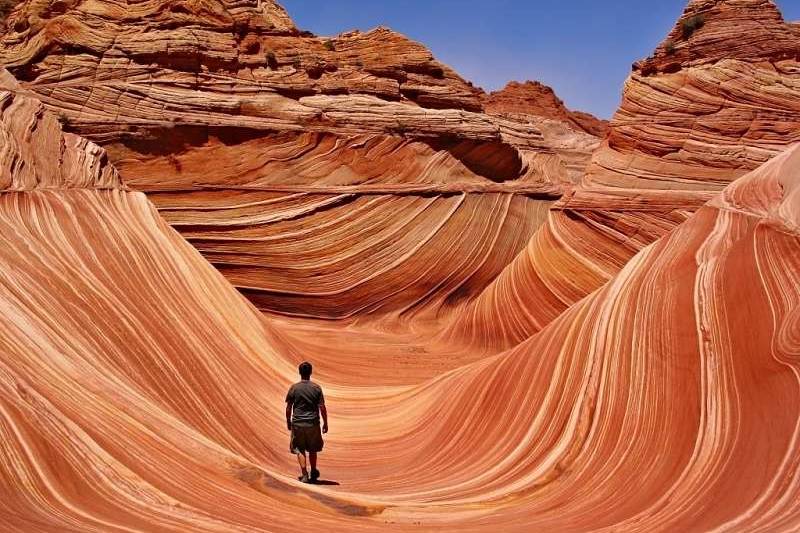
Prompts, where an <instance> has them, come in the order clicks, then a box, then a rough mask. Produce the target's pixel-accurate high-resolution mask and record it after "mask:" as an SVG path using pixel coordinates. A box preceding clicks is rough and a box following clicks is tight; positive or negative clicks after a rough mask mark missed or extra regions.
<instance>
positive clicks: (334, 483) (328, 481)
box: [311, 479, 339, 487]
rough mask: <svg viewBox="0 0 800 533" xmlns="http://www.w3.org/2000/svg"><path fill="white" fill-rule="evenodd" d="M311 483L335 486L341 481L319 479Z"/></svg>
mask: <svg viewBox="0 0 800 533" xmlns="http://www.w3.org/2000/svg"><path fill="white" fill-rule="evenodd" d="M311 485H333V486H336V487H338V486H339V482H338V481H331V480H329V479H318V480H316V481H314V482H312V483H311Z"/></svg>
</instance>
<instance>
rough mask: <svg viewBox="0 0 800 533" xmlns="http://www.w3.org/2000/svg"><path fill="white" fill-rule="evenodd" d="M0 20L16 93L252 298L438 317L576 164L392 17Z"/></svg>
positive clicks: (160, 15)
mask: <svg viewBox="0 0 800 533" xmlns="http://www.w3.org/2000/svg"><path fill="white" fill-rule="evenodd" d="M8 27H9V32H8V33H7V34H6V35H5V36H4V37H3V39H2V43H1V44H2V46H0V61H2V62H3V63H5V65H6V66H7V68H9V70H10V71H11V72H12V73H13V74H14V75H15V76H16V77H17V78H18V79H19V80H20V84H21V86H22V88H23V90H24V91H25V92H26V93H27V94H30V95H32V96H35V97H36V98H38V99H39V100H41V101H42V102H43V103H44V104H45V106H46V107H47V108H48V109H50V110H51V111H53V112H54V113H56V114H57V115H58V116H59V117H60V118H61V120H62V121H64V123H65V126H66V128H67V129H68V130H69V131H72V132H76V133H79V134H80V135H83V136H85V137H87V138H89V139H91V140H93V141H95V142H98V143H100V144H101V145H103V146H104V147H105V148H106V149H107V151H108V154H109V157H110V160H111V161H112V162H113V163H114V164H115V165H116V167H117V168H118V170H119V172H120V174H121V176H122V179H123V180H124V181H125V183H126V184H128V185H129V186H130V187H132V188H134V189H136V190H140V191H144V192H146V193H148V195H149V197H150V199H151V201H153V202H154V203H155V204H156V206H157V207H158V208H159V210H160V211H161V213H162V215H163V216H164V217H165V218H166V219H167V220H168V221H169V222H170V223H171V224H173V226H174V227H175V228H177V229H178V230H179V231H181V232H182V233H183V234H184V235H185V236H186V237H187V238H188V239H189V240H190V242H191V243H192V244H194V245H195V246H196V247H197V248H198V249H200V250H201V251H202V252H203V254H204V255H205V256H206V257H207V258H208V259H209V260H210V261H212V263H213V264H214V265H215V266H217V268H219V270H220V271H222V272H223V273H224V274H225V275H226V276H227V277H228V279H230V280H231V281H232V282H234V284H235V285H236V286H237V287H239V288H241V289H242V290H243V291H244V292H245V293H246V294H247V295H248V296H249V297H250V298H251V299H252V301H253V302H255V303H256V304H257V305H258V306H259V307H260V308H261V309H263V310H267V311H275V312H278V313H283V314H286V315H304V316H319V317H323V318H348V317H353V316H356V315H364V314H365V313H366V314H385V313H395V314H396V313H402V314H404V315H406V316H408V315H410V314H417V313H419V312H422V311H425V312H426V313H429V314H431V315H432V316H438V315H440V314H442V313H444V314H447V313H449V312H450V311H451V310H452V308H453V306H454V303H456V302H461V301H463V300H464V299H465V298H467V297H471V296H474V295H475V294H477V293H479V292H480V291H481V290H482V289H483V288H485V287H486V286H487V284H488V283H489V282H490V281H491V280H492V279H494V278H495V277H497V276H498V275H499V274H500V273H501V271H502V270H503V269H504V268H505V267H506V266H507V265H508V264H509V263H510V262H511V261H512V260H513V258H514V257H515V256H516V255H517V254H518V253H519V252H520V251H522V250H523V249H524V247H525V246H526V245H527V243H528V241H529V240H530V238H531V236H532V235H533V234H534V232H535V230H536V229H537V228H538V227H539V225H540V224H541V222H542V221H543V220H544V214H545V212H546V210H547V208H548V207H549V206H550V205H551V204H552V202H553V201H554V200H556V199H558V198H559V197H560V196H561V194H562V193H563V190H564V186H565V184H568V183H569V182H570V181H576V180H578V179H579V178H580V176H579V175H577V174H576V172H577V173H578V174H580V173H581V172H582V171H580V170H576V168H575V163H574V161H571V160H570V155H569V154H566V155H565V151H564V150H563V149H562V148H561V146H560V144H559V143H562V140H561V138H560V137H563V136H564V135H563V132H564V131H565V130H566V127H565V126H563V125H561V123H560V122H559V121H558V120H555V121H548V123H547V124H542V126H541V127H542V129H541V130H540V128H539V125H538V124H537V123H536V122H535V121H530V120H519V119H517V118H513V117H505V116H499V115H497V114H488V113H485V112H484V109H483V105H484V97H485V95H484V93H483V92H482V91H481V90H479V89H476V88H474V87H472V85H471V84H470V83H468V82H466V81H465V80H463V79H462V78H460V77H459V76H458V75H457V74H456V73H455V72H453V71H452V70H451V69H450V68H449V67H447V66H446V65H443V64H441V63H439V62H437V61H436V60H435V59H434V58H433V56H432V55H431V53H430V51H428V50H427V49H426V48H425V47H424V46H422V45H420V44H418V43H415V42H413V41H410V40H409V39H407V38H405V37H404V36H402V35H400V34H397V33H395V32H393V31H391V30H389V29H386V28H378V29H375V30H373V31H370V32H367V33H360V32H351V33H346V34H342V35H339V36H337V37H333V38H321V37H316V36H313V35H311V34H309V33H305V32H301V31H299V30H298V29H296V28H295V26H294V25H293V23H292V22H291V20H290V19H289V17H288V16H287V14H286V12H285V11H284V10H283V9H282V8H281V7H280V6H278V5H276V4H274V3H273V2H267V1H264V2H257V1H255V0H249V1H236V2H233V1H220V0H213V1H212V0H209V1H185V2H167V1H156V0H153V1H147V2H135V3H133V2H129V3H123V4H120V3H118V2H111V1H93V2H64V1H63V0H59V1H52V2H50V1H47V2H42V1H36V2H34V1H30V2H26V3H25V4H24V5H23V6H22V7H21V8H20V9H19V10H17V11H16V12H15V13H14V14H13V15H12V17H11V18H10V19H9V21H8ZM554 129H555V130H558V132H557V133H555V134H551V133H549V132H550V131H552V130H554ZM545 130H546V131H547V132H548V133H546V134H543V131H545ZM569 132H570V133H569V135H572V133H571V132H572V130H571V129H569ZM584 137H587V138H590V139H592V141H594V137H590V136H588V135H584ZM592 141H590V142H592ZM582 150H583V151H584V152H586V150H588V148H586V146H584V147H583V148H582ZM301 240H302V242H301Z"/></svg>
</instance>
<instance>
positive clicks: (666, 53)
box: [454, 0, 800, 346]
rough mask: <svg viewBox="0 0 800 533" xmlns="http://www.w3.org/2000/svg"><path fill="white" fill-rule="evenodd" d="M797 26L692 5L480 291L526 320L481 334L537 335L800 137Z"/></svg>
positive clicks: (748, 5) (766, 7)
mask: <svg viewBox="0 0 800 533" xmlns="http://www.w3.org/2000/svg"><path fill="white" fill-rule="evenodd" d="M698 20H699V21H702V23H698V22H697V21H698ZM689 21H694V22H693V23H692V24H691V27H693V28H695V29H694V30H693V31H692V33H691V34H690V35H687V36H686V37H684V31H685V30H684V27H685V25H686V24H687V23H688V22H689ZM797 31H798V25H796V24H790V23H787V22H785V21H784V20H783V18H782V16H781V14H780V12H779V10H778V8H777V7H776V5H775V4H774V3H773V2H772V1H770V0H713V1H712V0H702V1H693V2H690V3H689V5H688V7H687V8H686V12H685V14H684V15H683V16H682V17H681V19H680V20H679V21H678V23H677V24H676V26H675V29H674V30H673V31H672V32H671V33H670V35H669V36H668V38H667V39H666V41H665V44H662V45H661V46H660V47H659V48H658V50H657V51H656V53H655V55H654V56H653V57H652V58H649V59H647V60H645V61H641V62H639V63H636V64H635V65H634V71H633V73H632V74H631V76H630V78H629V79H628V81H627V82H626V84H625V88H624V92H623V100H622V104H621V107H620V109H619V110H618V112H617V113H616V115H615V116H614V118H613V119H612V121H611V125H610V131H609V133H608V136H607V138H606V140H605V141H604V142H603V143H602V144H601V146H600V147H599V148H598V149H597V150H596V151H595V152H594V154H593V156H592V161H591V164H590V165H589V168H588V170H587V172H586V173H585V176H584V178H583V180H582V182H581V184H580V185H579V186H578V187H576V188H574V189H573V190H570V191H568V192H567V194H565V195H564V197H563V198H561V199H560V200H559V201H558V202H557V203H556V204H555V205H554V206H553V208H552V210H551V211H550V213H549V215H548V219H547V221H546V223H545V224H544V225H543V226H542V228H541V230H540V231H539V232H537V234H536V235H535V236H534V237H533V238H532V239H531V242H530V243H529V245H528V247H527V249H526V251H525V253H523V254H520V256H519V257H518V258H517V260H516V261H515V263H514V265H513V266H512V267H510V268H509V269H506V271H505V272H504V273H503V275H502V276H500V277H499V278H497V281H496V282H495V283H494V284H493V285H492V286H490V287H489V288H488V289H487V290H486V291H484V293H483V294H482V295H481V297H480V298H481V300H482V301H489V302H495V303H494V304H493V305H498V304H497V303H496V302H499V301H502V302H504V304H503V305H506V306H507V305H512V306H513V308H514V310H515V312H514V313H513V314H514V315H515V317H517V318H516V319H515V321H514V324H513V327H512V326H509V327H508V331H505V332H503V333H502V334H499V335H497V337H496V338H494V339H487V338H486V335H485V334H484V335H477V336H478V337H479V338H480V339H482V340H481V341H480V342H481V343H487V342H488V343H491V344H498V343H499V345H501V346H508V342H509V335H510V338H511V341H512V342H518V341H520V340H522V339H524V338H526V337H527V336H529V335H531V334H533V333H535V332H537V331H539V330H540V329H541V327H542V326H543V325H544V324H547V323H549V322H550V321H551V320H552V319H553V318H555V317H557V316H559V315H560V314H561V313H562V312H564V311H565V310H566V309H568V308H569V307H570V306H571V305H573V304H574V303H575V302H577V301H579V300H580V299H581V298H583V297H585V296H587V295H588V294H590V293H592V292H593V291H595V290H597V289H598V288H599V287H600V286H601V285H602V284H603V283H605V282H606V281H608V280H609V279H611V278H612V277H613V276H614V275H615V274H616V273H618V272H619V271H620V269H622V268H623V266H624V265H626V264H627V262H628V261H629V260H630V259H631V258H632V257H633V256H634V254H636V253H637V252H638V251H639V250H641V249H642V248H643V247H644V246H646V245H648V244H650V243H652V242H653V241H654V240H655V239H657V238H659V237H661V236H664V235H666V234H667V233H668V232H669V231H671V230H673V229H674V228H675V227H676V226H677V225H678V224H680V223H682V222H684V221H685V220H686V219H687V217H688V216H690V215H691V214H692V213H693V212H695V211H696V210H697V209H698V208H699V207H700V206H702V205H703V204H704V203H705V202H707V201H708V200H710V199H711V198H713V197H714V196H715V195H716V194H717V193H718V192H719V191H720V190H722V189H723V188H724V187H725V186H727V185H728V184H729V183H731V182H732V181H733V180H735V179H737V178H738V177H740V176H742V175H744V174H745V173H747V172H749V171H751V170H753V169H755V168H757V167H758V166H759V165H761V164H763V163H764V162H765V161H768V160H769V159H770V158H772V157H774V156H775V155H777V154H778V153H780V152H781V151H783V150H785V149H787V147H789V146H792V144H793V143H797V142H800V62H798V58H800V40H798V39H796V38H794V39H792V38H791V36H793V35H797ZM687 34H688V31H687ZM679 58H683V59H682V61H683V62H682V63H680V64H679V65H678V64H677V63H675V61H677V60H678V59H679ZM687 58H692V59H691V60H689V59H687ZM668 63H669V64H668ZM669 65H672V66H669ZM509 294H511V295H514V294H524V295H527V294H533V295H536V296H535V298H532V299H531V298H527V297H526V296H522V297H511V299H510V300H509V298H508V296H507V295H509ZM509 302H511V303H510V304H509ZM485 309H486V307H485V306H484V305H482V304H477V305H475V307H474V309H473V310H471V311H470V312H469V313H467V314H466V315H464V316H463V317H461V318H460V319H459V320H458V322H457V323H456V324H455V325H454V328H455V330H456V332H458V333H457V334H458V335H462V334H463V333H465V332H466V333H467V334H468V335H476V333H475V332H477V331H481V330H482V329H481V328H482V327H488V325H489V324H492V323H493V318H492V316H491V313H487V311H486V310H485Z"/></svg>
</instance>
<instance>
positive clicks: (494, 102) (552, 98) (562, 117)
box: [484, 81, 608, 138]
mask: <svg viewBox="0 0 800 533" xmlns="http://www.w3.org/2000/svg"><path fill="white" fill-rule="evenodd" d="M484 107H485V108H486V111H487V112H488V113H493V114H505V113H509V114H524V115H536V116H539V117H542V118H550V119H554V120H558V121H561V122H566V123H568V124H571V125H572V126H573V127H574V128H576V129H579V130H581V131H584V132H586V133H588V134H590V135H594V136H595V137H601V138H602V137H603V136H605V134H606V132H607V131H608V121H606V120H600V119H599V118H597V117H595V116H593V115H591V114H589V113H584V112H582V111H571V110H569V109H567V106H565V105H564V102H563V101H562V100H561V99H560V98H559V97H558V96H556V93H555V92H554V91H553V89H552V88H550V87H548V86H547V85H544V84H543V83H540V82H538V81H526V82H524V83H520V82H517V81H512V82H510V83H509V84H508V85H506V86H505V88H503V89H502V90H500V91H495V92H492V93H490V94H488V95H486V97H485V99H484Z"/></svg>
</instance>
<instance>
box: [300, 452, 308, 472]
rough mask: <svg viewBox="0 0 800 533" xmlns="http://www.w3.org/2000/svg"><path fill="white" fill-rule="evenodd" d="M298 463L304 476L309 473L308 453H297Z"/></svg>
mask: <svg viewBox="0 0 800 533" xmlns="http://www.w3.org/2000/svg"><path fill="white" fill-rule="evenodd" d="M297 463H298V464H299V465H300V470H301V471H302V474H303V476H307V475H308V468H307V467H306V454H304V453H298V454H297Z"/></svg>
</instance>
